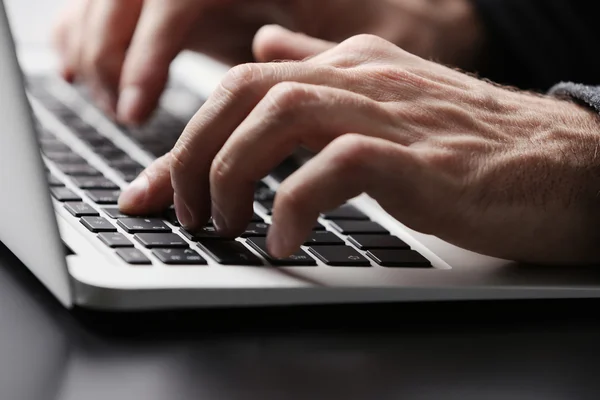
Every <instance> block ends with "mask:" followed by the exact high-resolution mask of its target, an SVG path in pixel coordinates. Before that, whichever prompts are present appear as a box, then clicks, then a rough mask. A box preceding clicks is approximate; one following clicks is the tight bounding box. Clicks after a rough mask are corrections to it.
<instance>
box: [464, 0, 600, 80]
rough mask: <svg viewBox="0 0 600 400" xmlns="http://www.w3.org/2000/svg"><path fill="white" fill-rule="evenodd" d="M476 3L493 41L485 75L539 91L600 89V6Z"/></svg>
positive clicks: (501, 0)
mask: <svg viewBox="0 0 600 400" xmlns="http://www.w3.org/2000/svg"><path fill="white" fill-rule="evenodd" d="M473 1H474V2H475V6H476V9H477V12H478V13H479V15H480V19H481V20H482V21H483V24H484V26H485V30H486V32H485V34H486V39H487V45H486V51H485V52H484V54H483V56H482V65H481V68H480V70H479V73H480V75H481V76H483V77H486V78H489V79H491V80H493V81H495V82H497V83H501V84H507V85H512V86H517V87H519V88H521V89H529V90H536V91H547V90H549V89H550V88H551V87H552V86H553V85H555V84H556V83H557V82H562V81H572V82H578V83H581V84H587V85H597V84H600V52H599V51H598V47H599V44H600V1H598V0H473Z"/></svg>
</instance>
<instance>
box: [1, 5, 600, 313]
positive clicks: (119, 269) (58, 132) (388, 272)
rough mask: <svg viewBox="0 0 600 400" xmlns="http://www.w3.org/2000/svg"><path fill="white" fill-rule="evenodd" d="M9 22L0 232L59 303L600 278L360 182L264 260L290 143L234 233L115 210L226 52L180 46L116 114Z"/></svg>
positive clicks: (563, 283)
mask: <svg viewBox="0 0 600 400" xmlns="http://www.w3.org/2000/svg"><path fill="white" fill-rule="evenodd" d="M45 3H46V2H45ZM49 3H51V2H49ZM13 4H14V3H13ZM46 4H48V3H46ZM14 33H15V32H14V31H13V30H12V29H11V24H10V23H9V18H8V16H7V12H6V8H5V5H4V2H0V88H2V90H0V121H1V125H0V126H1V130H0V193H2V196H1V197H0V221H1V222H0V240H1V241H2V243H4V245H5V246H6V247H8V248H9V249H10V250H11V251H12V252H13V253H14V254H15V255H16V256H17V257H18V258H19V259H20V260H21V261H22V263H23V264H24V265H25V267H27V268H28V269H29V270H30V271H31V272H32V273H33V274H34V275H35V276H36V277H37V278H38V279H39V280H40V281H41V282H42V283H43V285H45V287H46V288H47V289H48V290H49V291H50V292H51V293H52V294H53V295H54V296H55V297H56V298H57V300H58V301H60V302H61V303H62V304H63V305H64V306H65V307H68V308H73V307H79V308H86V309H96V310H108V311H118V310H155V309H177V308H190V307H194V308H197V307H226V306H235V307H240V306H241V307H244V306H281V305H301V304H326V303H329V304H331V303H377V302H408V301H440V300H444V301H449V300H455V301H456V300H484V299H534V298H537V299H540V298H558V297H563V298H565V297H571V298H574V297H598V294H600V290H599V287H600V286H599V283H600V279H599V278H600V274H598V272H596V271H594V270H593V269H574V268H549V267H535V266H525V265H518V264H516V263H513V262H510V261H507V260H501V259H495V258H490V257H486V256H485V255H481V254H476V253H473V252H469V251H466V250H464V249H461V248H458V247H455V246H453V245H451V244H449V243H446V242H444V241H442V240H440V239H439V238H436V237H434V236H431V235H425V234H422V233H419V232H415V231H412V230H410V229H409V228H407V227H406V226H405V225H403V224H402V221H397V220H395V219H394V218H392V217H391V216H390V215H388V214H387V213H386V212H385V210H383V209H382V208H380V207H379V206H378V204H377V203H376V202H375V201H373V199H371V198H369V197H368V196H366V195H361V196H358V197H356V198H354V199H351V200H349V201H348V202H347V203H346V204H345V205H343V206H342V207H340V208H337V209H334V210H330V211H328V212H324V213H323V214H322V215H321V216H320V218H319V220H318V223H317V224H316V225H315V227H314V231H313V232H312V233H311V235H310V236H309V237H307V239H306V242H305V244H304V246H302V249H301V250H300V251H299V252H298V253H297V254H295V255H293V256H292V257H289V258H287V259H284V260H274V259H272V258H270V257H269V255H268V253H267V252H266V251H265V235H266V233H267V231H268V229H269V223H270V220H271V218H270V214H271V207H272V202H273V198H274V196H275V195H276V191H277V187H278V185H279V183H280V182H281V181H282V180H284V179H285V177H286V176H287V175H288V174H289V173H291V172H292V171H293V170H294V169H296V168H298V167H299V166H301V165H302V163H303V162H304V161H306V159H305V158H304V155H302V154H296V155H294V156H292V157H290V158H289V159H288V160H286V161H285V162H284V163H283V164H282V165H280V166H278V167H277V168H274V170H273V172H272V174H270V175H269V176H267V177H265V179H264V180H263V181H262V182H260V183H259V184H257V187H256V193H255V202H254V208H255V215H254V217H253V220H252V223H251V224H250V225H249V226H248V228H247V230H246V232H245V233H244V234H243V235H242V236H241V237H240V238H237V239H235V240H224V239H223V238H219V237H218V236H217V235H216V234H215V232H214V228H213V227H212V226H211V225H210V224H208V225H207V226H206V227H204V228H203V229H202V230H201V231H199V232H193V233H192V232H187V231H185V230H184V229H182V228H181V227H180V225H179V224H178V222H177V218H176V217H175V213H174V211H173V208H169V209H166V210H165V211H164V213H161V214H160V215H151V216H131V215H123V214H121V213H120V212H119V210H118V207H117V205H116V203H117V199H118V196H119V193H120V190H122V189H123V188H124V187H125V186H126V185H127V184H128V183H129V182H131V181H132V180H133V179H134V178H135V177H136V176H137V174H139V173H140V171H142V169H143V168H144V167H145V166H147V165H149V164H150V163H151V162H152V160H154V159H155V158H157V157H159V156H160V155H162V154H164V153H166V152H167V151H169V150H170V149H171V147H172V146H173V144H174V143H175V141H176V140H177V138H178V136H179V134H180V133H181V132H182V130H183V128H184V127H185V125H186V122H187V121H188V120H189V118H190V117H191V115H192V114H193V113H194V112H195V111H196V110H197V109H198V108H199V107H200V106H201V105H202V103H203V101H204V100H205V99H206V97H207V96H208V95H209V94H210V92H211V90H212V89H213V88H214V87H215V85H216V84H218V82H219V77H220V76H222V74H224V73H225V72H226V71H227V67H226V66H221V65H219V64H218V63H215V62H214V61H212V60H210V59H208V58H205V57H203V56H195V55H192V54H182V56H181V57H179V58H178V59H177V60H176V61H175V62H174V64H173V69H172V74H171V75H172V76H171V81H170V83H169V85H168V88H167V90H166V91H165V93H164V95H163V97H162V98H161V104H160V106H159V109H158V110H157V111H156V113H155V115H154V116H153V118H152V120H151V121H150V122H149V123H148V124H146V125H144V126H143V127H140V128H136V129H126V128H123V127H121V126H118V125H116V124H114V123H113V122H112V121H111V120H110V119H109V118H107V117H106V116H105V115H103V114H102V112H101V111H100V110H99V109H98V108H96V107H95V106H94V104H93V103H92V102H91V101H90V99H89V96H88V93H87V92H86V89H85V87H79V86H76V85H70V84H68V83H66V82H64V81H62V80H61V79H60V78H59V77H58V76H57V75H56V71H55V69H54V68H53V65H54V64H53V63H52V62H51V61H50V60H51V58H50V57H51V53H52V52H51V50H49V49H48V48H46V47H45V46H41V47H42V48H41V49H37V48H35V49H34V48H31V49H30V48H29V47H28V46H29V44H28V43H27V42H26V43H24V44H22V43H19V42H17V41H16V40H15V35H14ZM30 50H31V51H30ZM38 50H40V51H38ZM38 53H39V54H38ZM46 57H48V58H46Z"/></svg>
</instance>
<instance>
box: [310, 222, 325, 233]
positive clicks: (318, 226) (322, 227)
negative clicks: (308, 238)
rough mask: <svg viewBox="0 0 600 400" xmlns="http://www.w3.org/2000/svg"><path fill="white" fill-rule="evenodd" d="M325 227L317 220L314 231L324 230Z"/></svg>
mask: <svg viewBox="0 0 600 400" xmlns="http://www.w3.org/2000/svg"><path fill="white" fill-rule="evenodd" d="M324 230H325V227H324V226H323V225H321V223H320V222H316V223H315V226H313V231H324Z"/></svg>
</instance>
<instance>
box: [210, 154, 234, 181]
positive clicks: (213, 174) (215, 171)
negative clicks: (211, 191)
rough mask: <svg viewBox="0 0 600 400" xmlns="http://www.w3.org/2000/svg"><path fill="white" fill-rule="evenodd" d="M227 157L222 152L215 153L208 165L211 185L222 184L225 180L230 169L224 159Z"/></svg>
mask: <svg viewBox="0 0 600 400" xmlns="http://www.w3.org/2000/svg"><path fill="white" fill-rule="evenodd" d="M226 158H227V157H224V156H223V155H222V154H220V153H219V154H217V155H216V156H215V158H214V159H213V161H212V163H211V165H210V182H211V186H212V185H216V186H219V185H222V184H223V183H224V182H226V181H227V178H228V177H229V172H230V170H231V168H230V165H229V163H228V162H227V161H226Z"/></svg>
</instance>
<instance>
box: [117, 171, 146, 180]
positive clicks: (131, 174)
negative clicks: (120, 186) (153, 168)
mask: <svg viewBox="0 0 600 400" xmlns="http://www.w3.org/2000/svg"><path fill="white" fill-rule="evenodd" d="M143 170H144V169H143V168H137V169H133V170H131V171H124V170H121V171H119V172H120V174H119V175H120V176H121V178H122V179H123V180H124V181H125V182H127V183H131V182H133V181H134V180H135V178H137V177H138V176H139V175H140V174H141V173H142V171H143Z"/></svg>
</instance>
